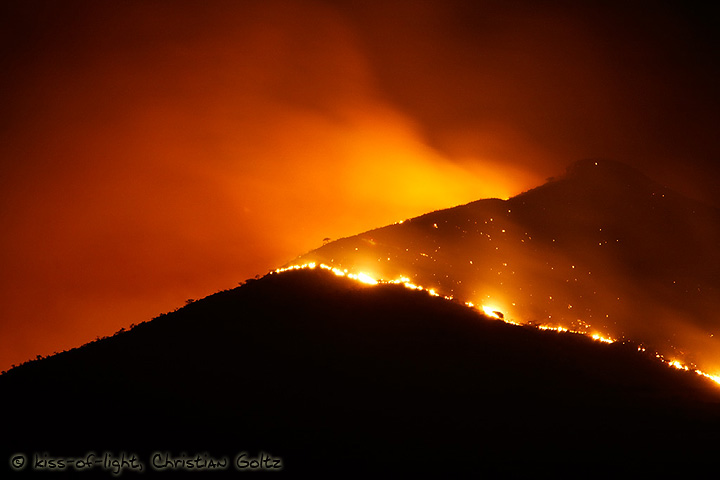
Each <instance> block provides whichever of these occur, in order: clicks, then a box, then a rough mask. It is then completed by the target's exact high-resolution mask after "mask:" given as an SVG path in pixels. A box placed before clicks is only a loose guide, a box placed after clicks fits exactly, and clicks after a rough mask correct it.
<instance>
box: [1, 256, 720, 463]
mask: <svg viewBox="0 0 720 480" xmlns="http://www.w3.org/2000/svg"><path fill="white" fill-rule="evenodd" d="M0 389H2V391H3V392H5V393H4V395H3V398H2V405H3V408H2V411H3V412H4V413H5V415H4V416H5V419H4V425H5V432H6V433H5V435H4V436H3V439H2V442H1V443H2V449H1V450H2V452H3V453H6V452H7V454H8V455H11V454H13V453H16V452H23V453H26V454H30V453H31V452H37V451H45V452H49V455H51V456H52V455H56V456H60V455H81V454H84V453H85V452H88V451H96V452H97V453H101V452H103V451H110V452H113V453H119V452H120V451H125V452H130V453H136V454H138V456H139V457H140V458H142V459H143V460H145V461H147V459H148V458H150V455H151V454H152V452H154V451H162V452H164V451H168V452H170V453H172V454H174V455H176V456H177V455H179V454H180V452H181V451H184V452H187V453H188V454H190V455H193V454H194V453H195V452H198V453H199V452H208V453H209V454H210V455H213V456H228V457H230V458H232V456H233V454H234V453H237V452H242V451H247V452H250V454H251V455H256V454H258V452H260V451H263V452H266V453H267V454H269V455H272V456H273V457H274V458H281V459H282V460H283V462H284V470H285V471H286V472H287V473H289V474H293V473H304V474H308V473H310V472H313V474H314V475H316V476H321V477H324V476H331V475H333V476H334V475H336V474H337V471H338V470H339V469H342V470H343V471H345V470H347V471H348V473H349V474H350V475H352V474H353V472H355V473H356V474H368V473H370V472H372V471H377V470H387V471H391V472H397V473H400V472H420V471H431V472H438V473H439V472H445V473H448V472H455V473H493V474H501V473H505V474H508V473H513V472H514V473H530V472H537V471H543V470H547V471H551V472H556V473H557V472H566V473H569V472H577V471H578V470H577V469H586V468H588V467H590V466H591V465H595V463H596V458H602V459H603V462H604V463H603V466H604V468H608V469H617V468H630V469H638V471H648V470H649V471H652V470H653V469H654V468H665V467H667V465H666V463H667V462H669V464H670V465H671V466H675V467H678V466H683V467H684V468H688V466H687V464H686V463H687V462H688V460H690V459H693V462H698V463H697V465H700V464H703V463H704V461H705V460H707V461H708V462H710V461H711V458H712V457H711V456H709V455H710V452H713V451H715V450H714V449H715V448H716V447H717V445H716V441H715V440H714V439H715V432H716V431H717V427H718V426H720V390H718V389H717V387H716V386H715V385H714V384H712V383H711V382H708V381H705V380H704V379H702V378H700V377H698V376H697V375H694V374H692V373H688V372H684V371H677V370H674V369H669V368H667V367H665V366H663V365H661V364H660V363H659V362H656V361H654V359H653V358H652V357H650V356H649V355H643V354H640V353H639V352H638V351H637V350H636V349H635V348H634V346H632V345H622V344H614V345H605V344H600V343H597V342H593V341H591V340H590V339H589V338H586V337H583V336H579V335H570V334H564V335H563V334H557V333H555V332H543V331H539V330H537V329H534V328H528V327H518V326H512V325H507V324H505V323H503V322H500V321H497V320H491V319H488V318H484V317H482V315H481V314H480V313H479V312H477V311H476V310H473V309H470V308H467V307H466V306H464V305H461V304H459V303H457V302H450V301H446V300H444V299H442V298H438V297H432V296H430V295H427V294H426V293H425V292H419V291H413V290H408V289H406V288H404V287H402V286H400V285H376V286H367V285H363V284H360V283H358V282H353V281H351V280H349V279H346V278H339V277H336V276H335V275H333V274H332V273H330V272H327V271H324V270H321V269H316V270H303V271H290V272H285V273H282V274H272V275H268V276H266V277H263V278H261V279H259V280H252V281H249V282H247V283H246V284H244V285H243V286H241V287H237V288H235V289H233V290H228V291H224V292H219V293H217V294H215V295H211V296H210V297H207V298H205V299H202V300H198V301H196V302H193V303H191V304H189V305H187V306H185V307H183V308H181V309H179V310H177V311H175V312H171V313H169V314H166V315H163V316H161V317H159V318H157V319H155V320H153V321H151V322H147V323H144V324H140V325H138V326H136V327H135V328H133V329H131V330H130V331H126V332H122V333H119V334H117V335H116V336H114V337H110V338H107V339H104V340H100V341H98V342H95V343H92V344H90V345H87V346H85V347H82V348H79V349H77V350H74V351H71V352H67V353H65V354H61V355H58V356H55V357H49V358H46V359H44V360H39V361H36V362H32V363H30V364H26V365H25V366H23V367H18V368H16V369H13V370H11V371H10V372H7V373H6V374H4V375H2V376H0ZM38 412H42V413H41V414H40V415H38ZM74 419H83V421H74ZM630 423H632V430H633V431H635V432H638V435H640V436H641V439H642V441H641V442H640V443H638V440H637V438H635V437H632V436H628V435H627V434H626V433H627V430H628V425H629V424H630ZM70 432H72V436H68V434H69V433H70ZM669 438H687V439H690V438H692V440H691V441H690V440H688V441H686V442H684V443H680V444H678V445H676V444H675V443H672V442H668V441H667V440H668V439H669ZM588 451H592V452H593V456H592V457H588V454H587V452H588ZM450 458H451V459H452V462H448V459H450ZM658 459H661V460H660V461H659V463H658ZM225 473H226V474H228V475H230V474H237V471H235V470H234V469H229V470H228V471H226V472H225Z"/></svg>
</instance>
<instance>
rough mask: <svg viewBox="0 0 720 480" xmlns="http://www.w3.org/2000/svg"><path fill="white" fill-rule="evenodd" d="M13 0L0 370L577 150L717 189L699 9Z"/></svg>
mask: <svg viewBox="0 0 720 480" xmlns="http://www.w3.org/2000/svg"><path fill="white" fill-rule="evenodd" d="M15 3H20V4H18V5H4V6H2V7H1V8H2V13H0V18H2V19H3V20H2V22H3V23H2V25H0V26H2V27H3V28H1V29H0V31H2V32H3V33H1V34H0V35H1V36H2V40H3V41H2V45H3V47H2V50H1V51H0V52H1V53H2V58H3V63H4V65H5V71H6V72H8V74H7V75H5V76H3V78H2V79H1V80H0V101H1V102H2V112H3V113H2V114H0V162H2V163H1V164H0V167H1V168H2V172H1V174H0V187H1V192H2V193H0V219H1V220H2V225H3V234H2V236H0V271H1V272H2V275H1V276H0V281H1V282H2V285H1V287H2V288H1V289H0V369H6V368H7V367H9V366H10V365H11V364H19V363H21V362H22V361H24V360H26V359H28V358H31V357H34V356H35V355H37V354H42V355H46V354H50V353H52V352H53V351H60V350H63V349H67V348H71V347H73V346H77V345H79V344H82V343H84V342H87V341H89V340H92V339H94V338H95V337H96V336H98V335H99V336H102V335H108V334H112V333H113V332H115V331H116V330H118V329H119V328H121V327H127V326H128V325H129V324H130V323H139V322H141V321H145V320H149V319H150V318H152V317H154V316H156V315H158V314H160V313H162V312H166V311H169V310H172V309H174V308H176V307H178V306H181V305H182V304H183V303H184V301H185V300H186V299H188V298H200V297H203V296H205V295H208V294H211V293H213V292H215V291H217V290H220V289H225V288H232V287H233V286H235V285H237V283H238V282H239V281H243V280H245V279H246V278H250V277H253V276H255V275H258V274H259V275H262V274H265V273H267V272H268V271H269V270H271V269H273V268H275V267H277V266H279V265H281V264H283V263H285V262H287V261H289V260H290V259H292V258H293V257H295V256H296V255H298V254H300V253H303V252H305V251H307V250H309V249H312V248H315V247H317V246H319V245H320V244H321V243H322V240H323V238H325V237H330V238H338V237H341V236H348V235H352V234H354V233H357V232H360V231H363V230H367V229H370V228H373V227H377V226H381V225H384V224H387V223H391V222H393V221H397V220H401V219H404V218H408V217H412V216H416V215H419V214H421V213H424V212H427V211H431V210H436V209H440V208H445V207H450V206H454V205H458V204H462V203H467V202H469V201H472V200H476V199H479V198H485V197H491V196H498V197H508V196H511V195H514V194H517V193H519V192H521V191H523V190H526V189H528V188H531V187H533V186H535V185H538V184H540V183H542V182H543V181H544V179H545V178H546V177H548V176H550V175H555V174H557V173H560V172H561V171H562V170H563V169H564V167H565V165H567V164H569V163H570V162H572V161H573V160H576V159H578V158H583V157H592V156H608V157H612V158H616V159H619V160H624V161H629V162H632V163H634V164H636V165H638V166H640V167H641V168H643V169H644V170H645V171H646V172H647V173H648V174H650V175H651V176H653V177H654V178H657V179H659V180H661V181H666V182H667V183H668V184H669V185H671V186H673V187H674V188H678V189H680V190H682V191H684V192H685V193H690V194H693V195H695V196H696V197H698V198H701V199H704V200H706V201H709V202H715V203H716V204H718V203H720V202H718V197H717V191H716V185H717V182H716V180H717V178H718V175H717V173H718V171H717V169H714V170H713V169H712V168H711V166H712V165H714V163H713V162H714V160H715V159H716V158H717V154H718V152H719V151H720V149H719V148H718V142H717V140H716V139H715V136H716V132H715V126H716V125H717V122H714V123H713V121H712V120H714V119H715V118H716V116H717V111H718V110H717V108H716V107H717V103H718V102H717V95H716V94H715V96H711V94H710V92H714V82H713V81H711V80H710V79H712V78H716V77H713V76H712V73H715V72H716V69H717V66H716V62H713V61H711V60H713V59H714V57H713V55H712V53H713V52H714V50H711V49H710V47H709V46H708V45H707V42H706V39H707V38H706V37H707V35H709V34H708V33H707V31H706V30H703V29H702V27H703V26H704V25H702V24H698V23H697V22H698V21H699V19H701V18H702V17H703V15H702V12H700V13H698V14H697V16H685V17H683V16H680V17H679V18H678V15H677V13H678V12H675V11H672V9H670V7H664V9H663V8H659V9H658V10H657V11H654V12H645V13H643V15H639V12H640V10H639V9H636V10H629V11H624V10H622V11H621V10H618V9H619V8H620V7H612V8H609V9H608V10H601V11H594V10H593V9H587V10H577V9H571V8H565V7H564V6H562V4H560V3H558V4H557V5H554V6H552V7H547V8H544V9H539V8H536V7H534V6H533V3H532V2H529V3H528V4H527V5H522V4H518V6H516V7H513V8H512V9H509V8H507V7H504V6H503V3H502V2H487V3H481V4H478V3H477V2H461V1H455V2H436V3H433V2H422V4H420V3H419V2H398V3H392V4H385V3H381V2H377V3H376V4H375V5H372V6H368V4H367V3H364V2H355V1H352V0H347V1H343V2H323V1H301V0H296V1H257V2H212V6H207V5H205V4H202V5H201V4H192V2H170V1H154V2H152V1H150V2H101V4H98V3H97V2H84V1H76V2H15ZM681 13H685V14H686V13H687V12H681ZM618 14H621V15H620V16H619V17H618ZM613 27H618V28H614V29H613ZM708 28H709V27H708ZM610 32H612V33H610ZM667 38H670V39H671V40H668V39H667ZM703 45H704V46H705V48H706V50H707V51H704V50H703V49H702V48H700V49H698V48H692V49H691V48H690V47H698V46H703ZM710 46H712V44H711V45H710ZM708 52H710V53H708ZM678 72H680V73H678Z"/></svg>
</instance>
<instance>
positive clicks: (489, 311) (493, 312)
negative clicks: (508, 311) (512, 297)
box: [482, 305, 504, 320]
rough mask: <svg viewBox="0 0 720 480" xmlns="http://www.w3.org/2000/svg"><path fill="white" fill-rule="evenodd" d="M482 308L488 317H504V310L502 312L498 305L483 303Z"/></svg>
mask: <svg viewBox="0 0 720 480" xmlns="http://www.w3.org/2000/svg"><path fill="white" fill-rule="evenodd" d="M482 310H483V312H485V315H487V316H488V317H492V318H497V319H498V320H502V319H503V317H504V315H503V314H502V312H500V309H498V308H497V307H493V306H488V305H483V306H482Z"/></svg>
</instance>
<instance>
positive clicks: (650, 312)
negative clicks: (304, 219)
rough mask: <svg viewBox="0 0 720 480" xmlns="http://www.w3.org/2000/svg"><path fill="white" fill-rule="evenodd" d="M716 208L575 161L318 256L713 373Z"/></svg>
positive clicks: (719, 240) (719, 261) (719, 334)
mask: <svg viewBox="0 0 720 480" xmlns="http://www.w3.org/2000/svg"><path fill="white" fill-rule="evenodd" d="M717 245H720V210H718V209H717V208H714V207H711V206H708V205H705V204H702V203H700V202H697V201H693V200H691V199H688V198H685V197H683V196H681V195H679V194H677V193H675V192H673V191H671V190H669V189H667V188H665V187H663V186H661V185H659V184H657V183H656V182H654V181H652V180H650V179H649V178H648V177H646V176H645V175H643V174H642V173H640V172H639V171H637V170H635V169H633V168H631V167H629V166H626V165H623V164H621V163H618V162H614V161H609V160H583V161H579V162H576V163H574V164H573V165H571V166H570V167H568V169H567V171H566V172H565V174H564V175H562V176H560V177H558V178H551V179H549V181H548V182H547V183H546V184H544V185H542V186H539V187H537V188H535V189H532V190H530V191H527V192H524V193H522V194H520V195H517V196H515V197H513V198H510V199H508V200H500V199H486V200H479V201H476V202H472V203H469V204H467V205H462V206H458V207H455V208H450V209H446V210H440V211H436V212H432V213H428V214H426V215H422V216H420V217H417V218H413V219H409V220H405V221H403V222H400V223H398V224H394V225H390V226H387V227H383V228H379V229H375V230H371V231H368V232H365V233H362V234H359V235H356V236H353V237H349V238H343V239H340V240H337V241H334V242H331V243H328V244H326V245H324V246H323V247H321V248H318V249H317V250H313V251H311V252H309V253H307V254H305V255H302V256H300V257H299V258H297V259H295V260H293V261H292V262H290V263H289V264H288V265H293V264H303V263H307V262H316V263H324V264H327V265H330V266H332V267H335V268H339V269H341V270H344V269H347V270H348V271H351V272H359V271H362V272H365V273H366V274H367V275H369V276H371V277H373V278H383V279H397V278H399V277H406V278H408V279H409V281H410V282H412V283H414V284H417V285H422V286H424V287H426V288H434V289H435V290H437V291H438V292H439V293H441V294H443V295H447V296H453V297H454V298H457V299H460V300H462V301H465V302H472V303H474V304H478V305H487V306H489V307H490V308H491V309H492V310H497V311H501V312H503V314H504V316H505V318H509V319H513V320H514V321H516V322H519V323H533V324H536V325H547V326H552V327H563V328H568V329H573V330H577V331H584V332H588V333H598V334H601V335H605V336H610V337H613V338H615V339H619V340H621V339H626V340H633V341H635V342H638V343H642V344H644V345H645V346H646V347H647V348H649V349H652V350H655V351H658V352H660V353H661V354H662V355H664V356H665V357H666V358H668V359H678V360H681V361H683V362H685V363H688V364H694V365H697V366H698V367H699V368H702V369H703V370H707V371H711V372H720V353H718V352H720V321H719V320H718V316H717V312H718V311H720V251H719V250H718V248H717Z"/></svg>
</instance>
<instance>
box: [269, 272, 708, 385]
mask: <svg viewBox="0 0 720 480" xmlns="http://www.w3.org/2000/svg"><path fill="white" fill-rule="evenodd" d="M317 267H320V268H321V269H323V270H328V271H330V272H332V273H333V274H335V275H337V276H339V277H347V278H350V279H352V280H355V281H357V282H360V283H363V284H365V285H379V284H394V285H403V286H404V287H405V288H407V289H410V290H418V291H425V292H427V294H428V295H431V296H434V297H439V296H442V297H443V298H444V299H445V300H453V297H452V296H447V295H440V294H439V293H437V291H436V290H435V289H434V288H425V287H422V286H420V285H416V284H414V283H412V282H410V278H409V277H406V276H403V275H401V276H400V277H399V278H397V279H395V280H383V279H375V278H373V277H372V276H371V275H370V274H367V273H365V272H358V273H350V272H348V270H347V269H345V270H340V269H339V268H336V267H331V266H329V265H325V264H324V263H321V264H319V265H318V264H316V263H315V262H309V263H304V264H302V265H291V266H289V267H285V268H278V269H276V270H274V271H273V272H272V273H283V272H287V271H291V270H304V269H314V268H317ZM464 304H465V306H467V307H468V308H472V309H474V310H479V311H482V312H483V313H484V314H485V315H486V316H488V317H491V318H495V319H497V320H501V321H503V322H505V323H508V324H511V325H516V326H521V325H522V326H527V324H520V323H517V322H515V321H513V320H511V319H509V318H506V316H505V314H504V313H503V312H502V311H500V309H499V308H498V307H496V306H493V305H481V306H480V307H479V308H478V307H476V305H475V304H474V303H472V302H465V303H464ZM584 326H585V327H589V326H590V325H588V324H584ZM535 327H536V328H537V329H538V330H549V331H554V332H558V333H566V334H577V335H586V336H588V337H589V338H591V339H593V340H595V341H598V342H602V343H608V344H610V343H615V342H616V341H617V340H616V339H614V338H611V337H608V336H604V335H601V334H599V333H592V334H590V333H588V332H587V331H580V330H571V329H568V328H565V327H561V326H551V325H535ZM638 352H645V348H644V347H642V346H638ZM655 357H656V358H658V359H659V360H660V361H661V362H663V363H665V364H666V365H667V366H669V367H672V368H677V369H678V370H684V371H688V372H689V371H693V372H695V373H696V374H697V375H700V376H702V377H705V378H707V379H709V380H712V381H713V382H715V383H717V384H718V385H720V375H711V374H709V373H706V372H703V371H701V370H698V369H695V368H693V367H690V366H688V365H685V364H683V363H681V362H680V361H678V360H671V361H668V360H666V359H665V358H663V356H662V355H660V354H658V353H656V354H655Z"/></svg>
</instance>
